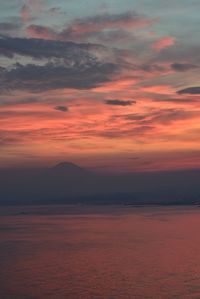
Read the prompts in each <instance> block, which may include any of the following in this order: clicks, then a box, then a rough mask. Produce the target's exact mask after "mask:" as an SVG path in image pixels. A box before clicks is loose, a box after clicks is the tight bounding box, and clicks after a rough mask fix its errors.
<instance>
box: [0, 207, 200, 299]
mask: <svg viewBox="0 0 200 299" xmlns="http://www.w3.org/2000/svg"><path fill="white" fill-rule="evenodd" d="M199 227H200V209H199V208H198V207H193V208H189V207H185V208H183V207H144V208H133V207H67V206H64V207H63V206H60V207H49V206H46V207H44V206H43V207H23V208H22V207H21V208H19V207H16V208H15V207H10V208H2V209H1V221H0V267H1V268H0V298H2V299H54V298H55V299H66V298H69V299H100V298H102V299H129V298H130V299H134V298H200V234H199Z"/></svg>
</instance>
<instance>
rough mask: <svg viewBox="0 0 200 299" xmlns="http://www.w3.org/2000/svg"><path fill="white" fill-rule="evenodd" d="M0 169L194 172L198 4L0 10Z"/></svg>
mask: <svg viewBox="0 0 200 299" xmlns="http://www.w3.org/2000/svg"><path fill="white" fill-rule="evenodd" d="M0 7H1V9H0V89H1V92H0V166H1V167H13V166H14V167H15V166H19V165H20V166H26V167H27V166H41V165H44V166H51V165H54V164H55V163H58V162H60V161H71V162H74V163H77V164H78V165H80V166H83V167H87V168H90V169H94V170H97V171H116V172H121V171H122V172H124V171H150V170H169V169H189V168H200V72H199V70H200V30H199V11H200V1H199V0H190V1H188V0H168V1H166V0H151V1H149V0H135V1H133V0H123V1H122V0H105V1H101V0H99V1H98V0H57V1H56V0H46V1H45V0H43V1H42V0H29V1H23V0H2V1H1V4H0Z"/></svg>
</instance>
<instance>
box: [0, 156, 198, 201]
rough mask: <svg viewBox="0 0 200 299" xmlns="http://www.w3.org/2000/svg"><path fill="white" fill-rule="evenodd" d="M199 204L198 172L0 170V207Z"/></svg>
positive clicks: (63, 166) (67, 166) (71, 167)
mask: <svg viewBox="0 0 200 299" xmlns="http://www.w3.org/2000/svg"><path fill="white" fill-rule="evenodd" d="M175 201H176V202H177V201H178V202H180V201H181V202H184V203H186V202H194V201H198V202H200V170H179V171H163V172H146V173H145V172H144V173H129V174H120V175H119V174H118V175H114V174H107V175H106V174H105V175H103V174H101V175H100V174H97V173H95V172H92V171H89V170H87V169H85V168H82V167H80V166H78V165H76V164H74V163H71V162H61V163H59V164H57V165H55V166H54V167H50V168H49V167H43V168H29V169H26V168H21V169H20V168H19V169H0V204H9V203H10V204H18V203H23V204H35V203H39V204H42V203H53V204H56V203H76V202H80V203H91V204H95V203H112V204H117V203H155V202H159V203H162V202H163V203H164V202H175Z"/></svg>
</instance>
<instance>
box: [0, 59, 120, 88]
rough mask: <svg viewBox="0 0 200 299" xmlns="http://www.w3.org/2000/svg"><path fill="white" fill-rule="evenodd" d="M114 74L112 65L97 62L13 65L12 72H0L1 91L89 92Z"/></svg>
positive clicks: (114, 69)
mask: <svg viewBox="0 0 200 299" xmlns="http://www.w3.org/2000/svg"><path fill="white" fill-rule="evenodd" d="M115 71H116V66H115V65H114V64H112V63H105V64H101V63H98V62H96V64H93V65H91V66H87V67H86V66H72V67H68V66H65V65H57V64H54V63H47V64H45V65H35V64H27V65H21V64H16V65H15V67H14V68H13V69H11V70H3V71H1V72H0V90H4V91H7V90H16V89H18V90H20V89H21V90H30V91H32V92H39V91H44V90H52V89H62V88H74V89H90V88H93V87H96V86H98V85H99V84H101V83H104V82H108V81H110V76H111V75H112V74H113V73H114V72H115Z"/></svg>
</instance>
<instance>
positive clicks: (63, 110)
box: [54, 106, 69, 112]
mask: <svg viewBox="0 0 200 299" xmlns="http://www.w3.org/2000/svg"><path fill="white" fill-rule="evenodd" d="M54 109H55V110H58V111H61V112H67V111H68V110H69V109H68V107H66V106H56V107H54Z"/></svg>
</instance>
